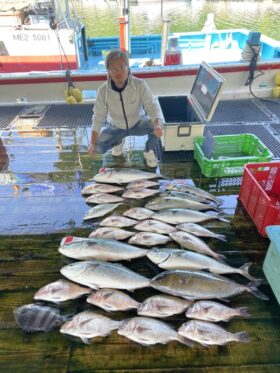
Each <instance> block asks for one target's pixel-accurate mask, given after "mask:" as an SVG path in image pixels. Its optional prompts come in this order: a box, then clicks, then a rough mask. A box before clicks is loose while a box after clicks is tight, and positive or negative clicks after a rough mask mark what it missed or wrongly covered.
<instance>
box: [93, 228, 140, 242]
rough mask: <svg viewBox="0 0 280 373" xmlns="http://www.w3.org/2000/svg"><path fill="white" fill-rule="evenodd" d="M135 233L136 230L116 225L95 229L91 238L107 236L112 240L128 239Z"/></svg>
mask: <svg viewBox="0 0 280 373" xmlns="http://www.w3.org/2000/svg"><path fill="white" fill-rule="evenodd" d="M133 235H134V232H129V231H126V230H125V229H122V228H115V227H103V228H98V229H96V230H95V231H93V232H91V233H90V235H89V238H93V237H96V238H106V239H111V240H126V239H127V238H129V237H131V236H133Z"/></svg>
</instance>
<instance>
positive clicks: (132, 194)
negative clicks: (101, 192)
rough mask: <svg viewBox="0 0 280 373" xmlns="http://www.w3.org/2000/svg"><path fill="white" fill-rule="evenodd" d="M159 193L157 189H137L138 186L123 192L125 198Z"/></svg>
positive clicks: (138, 197)
mask: <svg viewBox="0 0 280 373" xmlns="http://www.w3.org/2000/svg"><path fill="white" fill-rule="evenodd" d="M157 193H159V190H156V189H147V188H142V189H136V188H130V189H127V190H126V191H125V192H124V193H123V194H122V197H123V198H132V199H143V198H147V197H150V196H153V195H154V194H157Z"/></svg>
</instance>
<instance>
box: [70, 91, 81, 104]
mask: <svg viewBox="0 0 280 373" xmlns="http://www.w3.org/2000/svg"><path fill="white" fill-rule="evenodd" d="M72 96H73V97H75V99H76V101H77V102H80V101H82V99H83V95H82V92H81V91H80V90H79V88H74V89H73V91H72Z"/></svg>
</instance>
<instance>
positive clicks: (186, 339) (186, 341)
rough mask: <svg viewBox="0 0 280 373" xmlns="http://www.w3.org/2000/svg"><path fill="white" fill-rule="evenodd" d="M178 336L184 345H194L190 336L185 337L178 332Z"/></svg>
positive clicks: (178, 339)
mask: <svg viewBox="0 0 280 373" xmlns="http://www.w3.org/2000/svg"><path fill="white" fill-rule="evenodd" d="M177 337H178V338H177V341H179V342H180V343H182V344H183V345H186V346H189V347H192V346H193V342H192V341H191V340H190V339H189V338H186V337H183V336H182V335H180V334H178V333H177Z"/></svg>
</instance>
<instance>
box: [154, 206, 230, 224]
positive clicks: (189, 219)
mask: <svg viewBox="0 0 280 373" xmlns="http://www.w3.org/2000/svg"><path fill="white" fill-rule="evenodd" d="M151 218H152V219H156V220H160V221H163V222H165V223H168V224H176V225H177V224H181V223H201V222H203V221H208V220H213V219H218V220H221V221H224V222H227V223H228V222H229V221H228V220H226V219H224V218H223V217H221V215H220V214H211V215H210V214H207V213H205V212H200V211H195V210H190V209H181V208H180V209H167V210H161V211H158V212H155V213H154V214H153V215H152V216H151Z"/></svg>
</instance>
